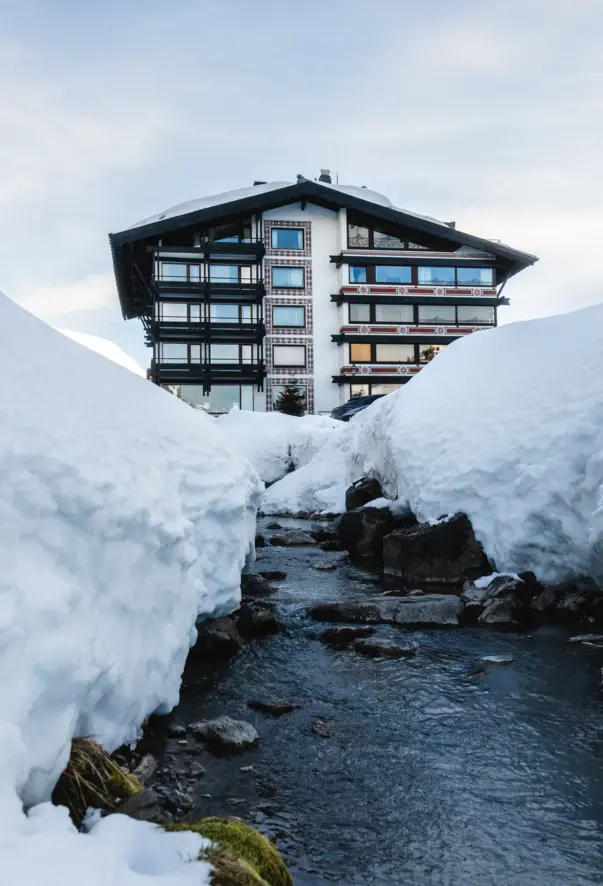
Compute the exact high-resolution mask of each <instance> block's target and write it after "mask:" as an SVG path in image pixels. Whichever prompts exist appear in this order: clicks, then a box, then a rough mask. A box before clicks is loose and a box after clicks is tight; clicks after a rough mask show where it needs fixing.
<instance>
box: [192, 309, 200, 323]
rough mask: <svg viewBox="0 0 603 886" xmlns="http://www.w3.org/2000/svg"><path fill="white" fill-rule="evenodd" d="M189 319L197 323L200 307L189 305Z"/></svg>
mask: <svg viewBox="0 0 603 886" xmlns="http://www.w3.org/2000/svg"><path fill="white" fill-rule="evenodd" d="M189 308H190V318H191V321H192V322H193V323H195V322H196V323H198V322H199V320H200V319H201V305H189Z"/></svg>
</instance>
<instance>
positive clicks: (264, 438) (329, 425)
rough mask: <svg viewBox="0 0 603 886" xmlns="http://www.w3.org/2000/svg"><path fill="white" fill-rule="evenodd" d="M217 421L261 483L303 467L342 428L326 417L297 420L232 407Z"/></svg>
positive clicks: (313, 416) (340, 431)
mask: <svg viewBox="0 0 603 886" xmlns="http://www.w3.org/2000/svg"><path fill="white" fill-rule="evenodd" d="M217 421H218V424H219V426H220V429H221V430H222V431H224V432H225V434H226V436H227V437H228V440H229V441H230V443H231V445H232V446H234V447H235V448H236V449H237V450H238V452H240V453H241V455H243V456H244V457H245V458H247V459H248V460H249V461H250V462H251V464H252V465H253V466H254V468H255V469H256V471H257V472H258V474H259V475H260V477H261V478H262V480H263V481H264V482H265V483H273V482H274V481H275V480H279V479H280V478H281V477H284V476H285V474H287V472H288V471H289V470H291V469H292V468H299V467H302V466H303V465H305V464H307V463H308V462H309V461H311V460H312V459H313V458H314V457H315V456H316V455H317V454H318V453H319V452H320V451H321V450H322V448H323V446H325V445H327V443H328V442H329V440H330V439H331V438H332V437H333V435H338V434H341V433H342V431H343V427H344V425H343V422H340V421H337V420H336V419H334V418H330V417H329V416H327V415H304V416H302V417H301V418H298V417H297V416H293V415H284V414H283V413H281V412H247V411H245V410H239V409H236V408H235V409H231V411H230V412H228V413H227V414H226V415H223V416H220V417H219V418H218V419H217Z"/></svg>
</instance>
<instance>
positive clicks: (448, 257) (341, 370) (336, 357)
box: [109, 170, 537, 413]
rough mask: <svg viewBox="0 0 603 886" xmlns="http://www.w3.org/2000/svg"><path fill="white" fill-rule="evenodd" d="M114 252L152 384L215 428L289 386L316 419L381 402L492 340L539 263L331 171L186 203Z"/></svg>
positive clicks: (261, 407) (116, 242)
mask: <svg viewBox="0 0 603 886" xmlns="http://www.w3.org/2000/svg"><path fill="white" fill-rule="evenodd" d="M109 240H110V243H111V250H112V253H113V264H114V268H115V277H116V281H117V289H118V293H119V299H120V303H121V308H122V313H123V316H124V318H125V319H126V320H129V319H132V318H134V317H138V318H140V320H141V321H142V324H143V326H144V330H145V335H146V343H147V345H149V347H151V348H152V349H153V354H152V359H151V367H150V370H149V377H150V379H151V380H152V381H154V382H155V383H156V384H158V385H163V386H166V387H169V388H171V389H172V390H177V391H178V393H179V394H180V396H181V397H182V398H183V399H184V400H187V401H188V402H189V403H190V404H191V405H193V406H196V407H200V408H204V409H207V410H209V411H210V412H213V413H220V412H226V411H228V410H229V409H230V408H231V407H232V406H233V405H237V406H239V407H240V408H241V409H254V410H258V411H265V410H272V409H273V408H274V403H275V400H276V398H277V396H278V394H279V392H280V391H281V390H282V389H283V386H284V385H285V384H286V383H288V382H292V381H293V382H294V383H295V384H297V385H298V386H299V387H300V388H301V389H302V391H303V392H304V394H305V396H306V404H307V411H308V412H310V413H315V412H330V411H331V409H333V407H335V406H338V405H340V404H341V403H344V402H345V401H346V400H347V399H348V398H349V397H350V396H352V395H354V394H356V393H362V394H369V393H371V394H385V393H389V392H390V391H392V390H395V389H396V388H397V387H399V386H400V385H401V384H404V383H405V382H408V381H409V380H410V379H411V378H412V377H413V375H416V374H417V373H418V372H420V371H421V369H422V367H424V366H425V365H426V364H427V363H428V362H429V361H430V360H432V359H433V358H434V357H435V356H436V355H437V353H438V351H440V350H441V349H442V348H444V347H446V345H448V344H450V342H453V341H454V340H455V339H457V338H460V337H462V336H466V335H473V334H474V333H476V332H479V331H480V330H482V329H488V328H490V327H492V326H496V323H497V315H498V309H499V307H500V306H501V305H506V304H508V299H507V298H505V296H504V294H503V293H504V291H505V287H506V284H507V281H508V280H509V278H510V277H512V276H513V275H514V274H517V273H518V271H521V270H523V268H525V267H527V266H528V265H531V264H533V263H534V262H535V261H536V260H537V259H536V257H535V256H533V255H528V254H526V253H524V252H519V251H517V250H516V249H511V248H510V247H509V246H506V245H503V244H502V243H499V242H496V241H492V240H484V239H482V238H480V237H476V236H473V235H471V234H466V233H464V232H462V231H459V230H457V229H456V227H455V225H454V223H453V222H449V223H445V222H440V221H437V220H436V219H433V218H428V217H426V216H423V215H416V214H414V213H412V212H408V211H406V210H403V209H399V208H397V207H396V206H393V205H392V203H391V202H390V201H389V200H388V199H387V198H386V197H384V196H383V195H381V194H378V193H376V192H374V191H371V190H368V189H367V188H364V187H348V186H344V185H334V184H332V182H331V177H330V175H329V172H328V170H323V171H322V173H321V176H320V178H319V179H318V180H317V181H311V180H309V179H305V178H303V177H302V176H298V178H297V182H296V183H289V182H270V183H267V182H256V183H255V184H254V186H253V187H250V188H244V189H242V190H237V191H229V192H227V193H225V194H219V195H217V196H214V197H208V198H206V199H201V200H197V201H192V202H190V203H184V204H181V205H179V206H175V207H173V208H172V209H169V210H166V211H165V212H163V213H160V214H159V215H156V216H153V217H152V218H149V219H146V220H145V221H142V222H139V223H138V224H136V225H134V226H133V227H131V228H128V229H127V230H125V231H121V232H120V233H117V234H110V235H109Z"/></svg>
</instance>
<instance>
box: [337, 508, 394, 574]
mask: <svg viewBox="0 0 603 886" xmlns="http://www.w3.org/2000/svg"><path fill="white" fill-rule="evenodd" d="M394 525H395V523H394V517H393V515H392V513H391V511H390V510H389V509H388V508H359V509H358V510H355V511H347V512H346V513H345V514H342V515H341V517H340V518H339V519H338V520H336V521H335V528H336V530H337V535H338V537H339V542H340V544H341V546H342V547H343V548H345V550H346V551H348V552H349V554H350V557H351V558H352V559H353V560H356V561H365V562H367V561H368V562H380V561H381V559H382V556H383V538H384V536H385V535H387V534H388V533H389V532H391V531H392V530H393V529H394Z"/></svg>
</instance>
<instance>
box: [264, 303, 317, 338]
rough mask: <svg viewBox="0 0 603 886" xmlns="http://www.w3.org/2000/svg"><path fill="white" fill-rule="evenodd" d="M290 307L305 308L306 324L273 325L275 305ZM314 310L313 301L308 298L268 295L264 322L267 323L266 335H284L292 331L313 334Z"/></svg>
mask: <svg viewBox="0 0 603 886" xmlns="http://www.w3.org/2000/svg"><path fill="white" fill-rule="evenodd" d="M275 305H276V306H277V307H280V306H281V305H282V306H283V307H288V306H290V305H293V306H297V307H302V308H305V326H290V327H287V326H273V322H272V321H273V317H272V308H273V307H274V306H275ZM313 316H314V311H313V304H312V301H308V299H307V298H300V297H299V296H298V297H295V296H284V295H283V296H278V297H274V298H273V297H271V296H266V298H265V299H264V323H265V325H266V335H272V334H273V333H274V334H276V335H282V334H283V333H291V334H293V335H312V333H313V332H314V320H313Z"/></svg>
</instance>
